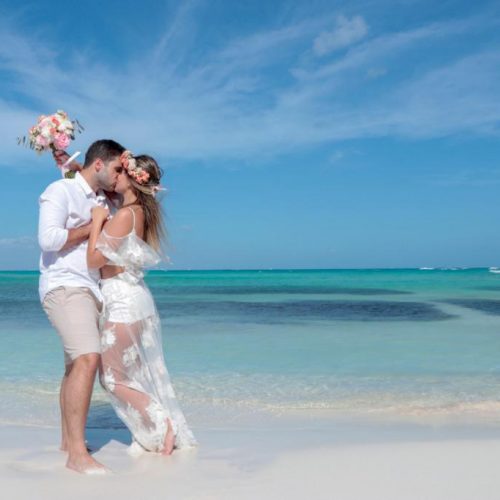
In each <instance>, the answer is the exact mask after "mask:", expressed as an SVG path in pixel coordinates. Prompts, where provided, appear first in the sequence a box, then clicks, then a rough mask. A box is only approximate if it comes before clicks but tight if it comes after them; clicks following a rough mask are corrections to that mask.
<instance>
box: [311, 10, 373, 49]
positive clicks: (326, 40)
mask: <svg viewBox="0 0 500 500" xmlns="http://www.w3.org/2000/svg"><path fill="white" fill-rule="evenodd" d="M367 33H368V25H367V24H366V22H365V20H364V19H363V18H362V17H361V16H354V17H352V18H351V19H348V18H347V17H345V16H339V17H338V18H337V20H336V23H335V28H334V29H333V30H330V31H323V32H322V33H320V34H319V35H318V36H317V37H316V38H315V39H314V45H313V50H314V53H315V54H316V55H318V56H324V55H325V54H329V53H331V52H333V51H335V50H337V49H340V48H343V47H347V46H348V45H352V44H353V43H355V42H357V41H359V40H361V39H362V38H364V37H365V36H366V34H367Z"/></svg>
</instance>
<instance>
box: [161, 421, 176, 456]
mask: <svg viewBox="0 0 500 500" xmlns="http://www.w3.org/2000/svg"><path fill="white" fill-rule="evenodd" d="M167 426H168V429H167V433H166V434H165V441H164V442H163V450H162V452H161V454H162V455H172V452H173V451H174V446H175V434H174V429H173V428H172V422H171V421H170V419H169V418H167Z"/></svg>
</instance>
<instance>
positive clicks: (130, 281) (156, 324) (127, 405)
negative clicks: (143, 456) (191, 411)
mask: <svg viewBox="0 0 500 500" xmlns="http://www.w3.org/2000/svg"><path fill="white" fill-rule="evenodd" d="M101 290H102V294H103V297H104V307H105V310H104V313H103V316H102V324H101V329H100V330H101V351H102V357H101V360H102V366H101V370H100V377H99V378H100V382H101V385H102V386H103V387H104V389H105V390H106V391H107V392H108V393H109V395H110V400H111V403H112V405H113V407H114V409H115V411H116V413H117V415H118V416H119V417H120V418H121V420H123V422H124V423H125V425H126V426H127V427H128V428H129V430H130V432H131V433H132V435H133V437H134V440H135V441H137V442H138V443H139V444H140V445H141V446H142V447H143V448H144V449H146V450H148V451H156V452H160V451H162V449H163V446H164V440H165V435H166V432H167V428H168V427H167V421H168V420H169V421H170V422H171V425H172V428H173V431H174V434H175V447H176V448H185V447H191V446H195V445H196V440H195V438H194V436H193V433H192V432H191V430H190V429H189V428H188V426H187V423H186V420H185V418H184V415H183V413H182V411H181V409H180V407H179V404H178V402H177V398H176V395H175V391H174V389H173V387H172V384H171V381H170V377H169V374H168V370H167V368H166V365H165V360H164V356H163V349H162V341H161V326H160V319H159V317H158V313H157V312H156V308H155V305H154V301H153V298H152V296H151V293H150V291H149V290H148V288H147V287H146V285H145V284H144V282H143V280H142V279H137V277H136V276H134V275H131V274H130V273H127V272H124V273H121V274H119V275H117V276H115V277H113V278H109V279H104V280H101Z"/></svg>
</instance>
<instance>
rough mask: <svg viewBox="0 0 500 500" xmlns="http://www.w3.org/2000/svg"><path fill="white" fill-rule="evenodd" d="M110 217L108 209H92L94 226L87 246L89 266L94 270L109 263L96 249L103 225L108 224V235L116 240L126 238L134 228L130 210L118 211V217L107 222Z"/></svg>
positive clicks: (91, 228) (92, 225)
mask: <svg viewBox="0 0 500 500" xmlns="http://www.w3.org/2000/svg"><path fill="white" fill-rule="evenodd" d="M108 215H109V211H108V210H107V209H106V208H103V207H94V208H93V209H92V224H91V227H90V235H89V243H88V246H87V265H88V267H90V268H92V269H100V268H101V267H103V266H105V265H106V264H107V263H108V259H107V258H106V257H105V256H104V255H103V254H102V253H101V252H100V251H99V250H97V248H96V244H97V239H98V238H99V235H100V234H101V231H102V228H103V225H104V224H105V223H106V224H105V225H106V233H107V234H108V235H109V236H112V237H115V238H121V237H123V236H126V235H127V234H129V233H130V231H131V230H132V227H133V219H132V213H131V211H130V210H124V209H121V210H118V212H117V213H116V215H115V216H114V217H113V218H112V219H111V220H110V221H108V222H106V219H107V218H108Z"/></svg>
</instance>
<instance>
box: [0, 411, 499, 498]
mask: <svg viewBox="0 0 500 500" xmlns="http://www.w3.org/2000/svg"><path fill="white" fill-rule="evenodd" d="M194 431H195V433H196V436H197V438H198V440H199V442H200V447H199V448H197V449H195V450H183V451H175V452H174V454H173V455H172V456H171V457H161V456H158V455H154V454H149V453H145V454H143V455H141V456H139V457H135V458H134V457H131V456H129V455H128V454H127V446H128V443H129V442H130V439H129V435H128V431H127V430H125V429H119V430H116V429H115V430H113V429H88V431H87V438H88V443H89V445H90V446H91V447H92V448H93V449H95V450H96V451H95V457H96V458H97V459H98V460H100V461H102V462H103V463H105V464H106V465H107V466H109V467H110V468H111V469H112V470H113V471H114V473H113V474H109V475H106V476H101V477H93V476H81V475H78V474H75V473H73V472H71V471H68V470H67V469H65V467H64V462H65V454H64V453H62V452H60V451H59V450H58V449H57V445H58V438H59V430H58V429H57V428H46V427H45V428H42V427H37V426H33V427H20V426H8V425H0V440H1V442H2V448H1V451H0V478H1V480H2V486H3V488H2V495H3V496H4V498H16V499H20V500H23V499H31V498H35V497H36V498H43V499H45V498H47V499H50V500H57V499H63V498H69V497H71V498H74V499H76V500H80V499H83V498H89V496H93V497H94V498H107V497H108V496H110V495H112V496H116V495H120V494H123V495H125V497H126V498H127V497H130V496H131V495H132V494H137V495H140V496H141V498H144V499H150V498H167V499H168V498H172V499H184V498H186V499H187V498H190V499H191V498H196V499H226V498H227V499H228V500H229V499H238V500H239V499H247V498H248V499H254V498H261V499H268V498H269V499H275V498H287V499H303V498H318V499H323V498H325V499H327V498H328V499H331V498H342V499H351V498H352V499H360V498H363V499H364V498H366V499H384V500H389V499H398V500H400V499H401V498H404V499H405V500H406V499H413V498H415V499H416V498H426V499H436V500H438V499H439V500H442V499H443V498H453V499H454V500H460V499H464V500H465V499H468V500H469V499H471V498H481V500H487V499H489V498H491V499H494V498H498V494H497V493H496V490H497V489H499V488H500V478H498V475H497V473H496V458H497V457H498V456H499V454H500V426H499V427H488V426H481V425H478V424H475V425H471V424H468V425H465V424H463V425H450V424H446V425H432V424H429V423H425V424H420V425H417V424H409V423H406V424H403V423H399V424H395V423H394V422H389V421H377V422H373V421H372V422H368V421H364V422H360V421H354V420H350V421H349V420H344V421H343V422H341V421H339V420H335V419H333V420H332V419H321V421H318V420H317V419H315V418H312V417H311V419H304V418H291V419H290V418H272V419H259V420H254V421H253V422H252V423H247V424H242V423H240V424H239V425H236V424H235V425H219V426H217V427H214V426H207V427H198V428H195V429H194ZM41 492H43V493H41Z"/></svg>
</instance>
